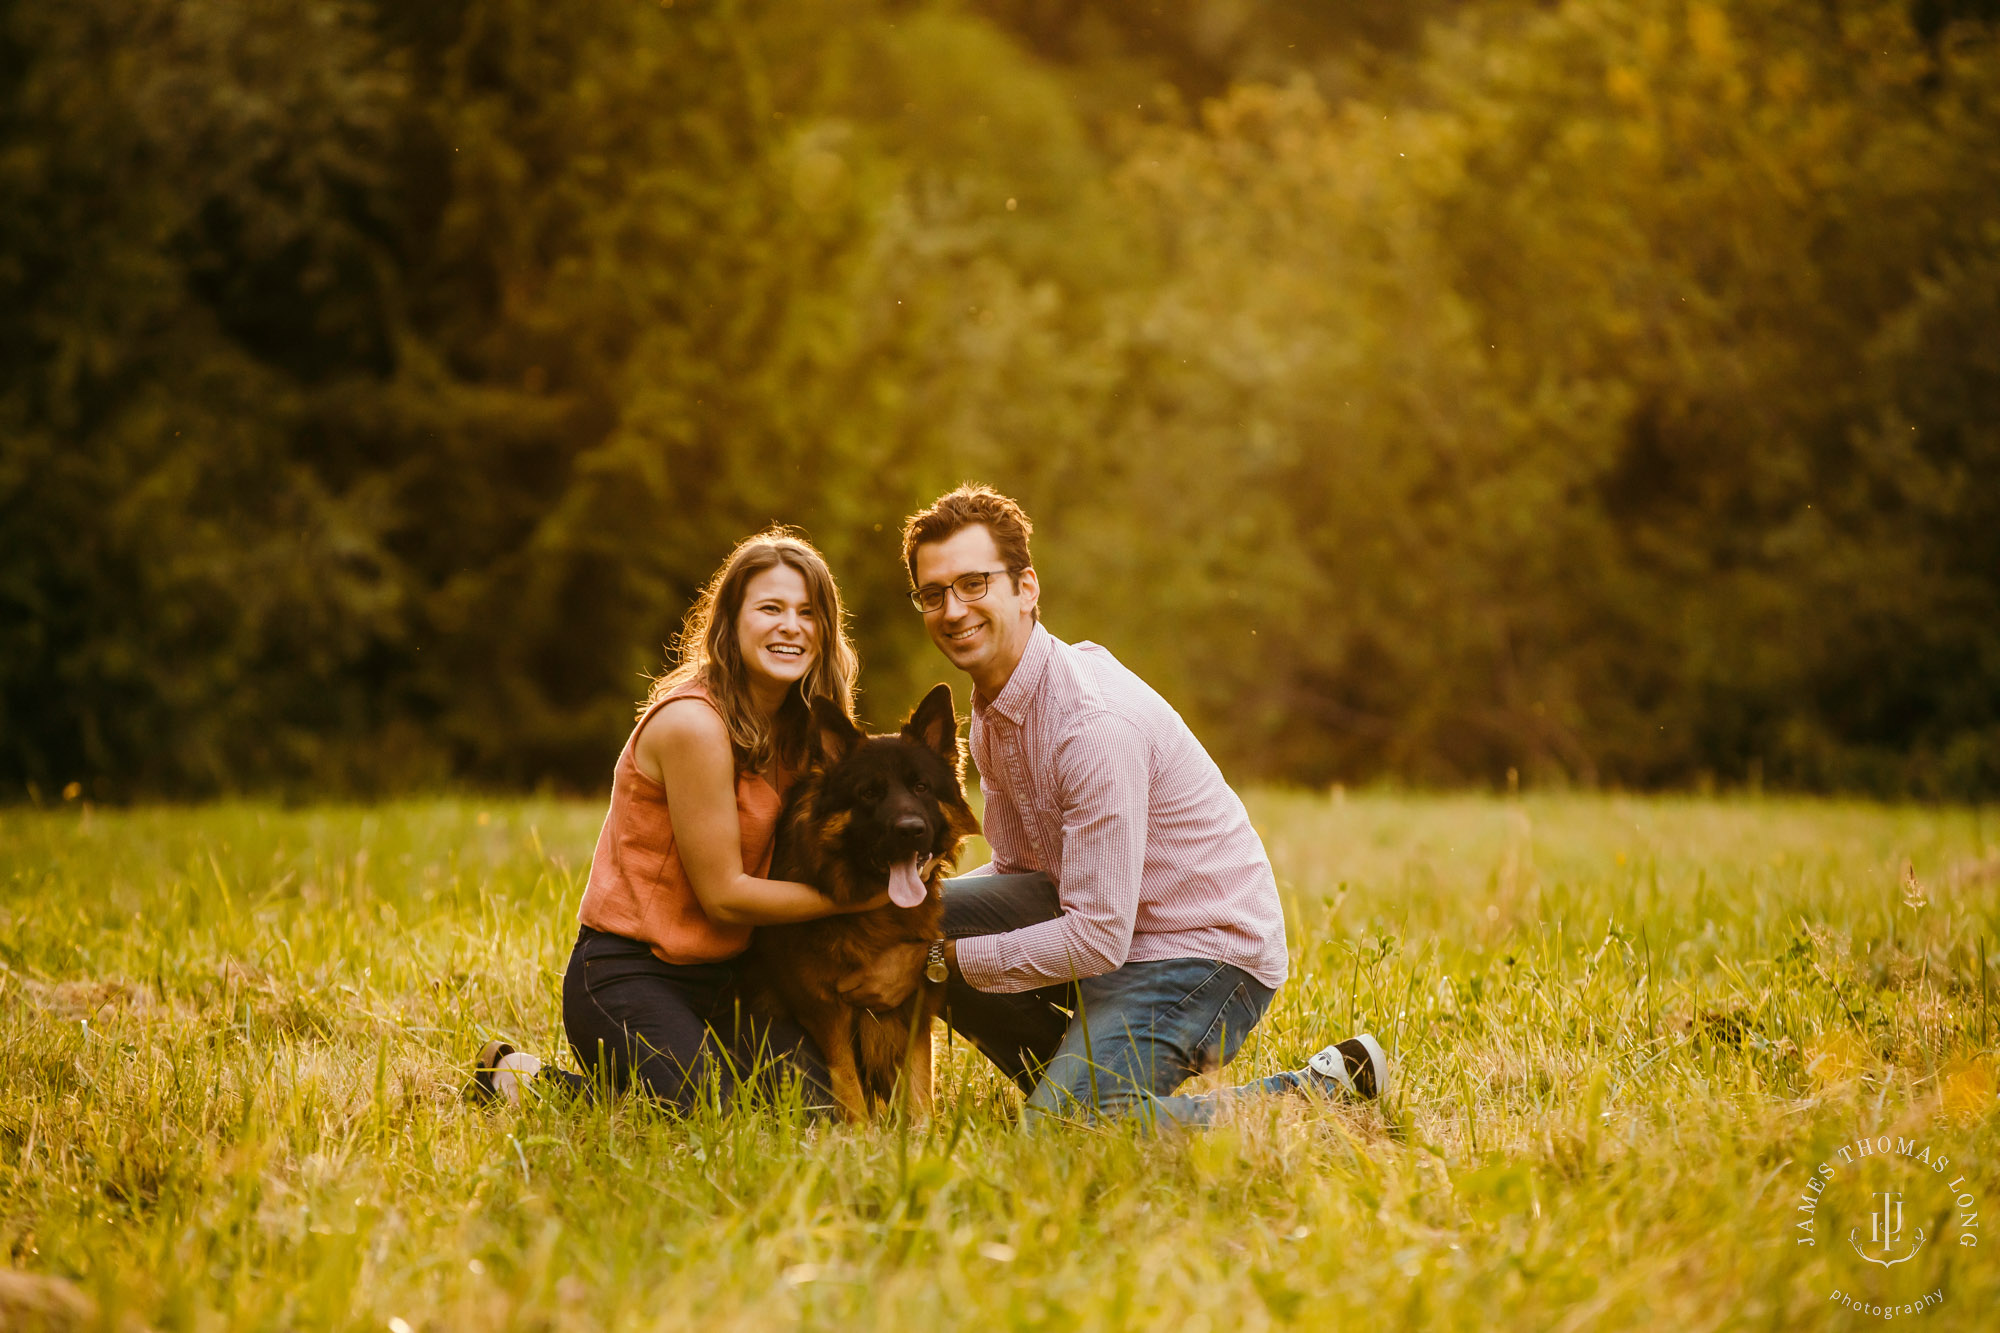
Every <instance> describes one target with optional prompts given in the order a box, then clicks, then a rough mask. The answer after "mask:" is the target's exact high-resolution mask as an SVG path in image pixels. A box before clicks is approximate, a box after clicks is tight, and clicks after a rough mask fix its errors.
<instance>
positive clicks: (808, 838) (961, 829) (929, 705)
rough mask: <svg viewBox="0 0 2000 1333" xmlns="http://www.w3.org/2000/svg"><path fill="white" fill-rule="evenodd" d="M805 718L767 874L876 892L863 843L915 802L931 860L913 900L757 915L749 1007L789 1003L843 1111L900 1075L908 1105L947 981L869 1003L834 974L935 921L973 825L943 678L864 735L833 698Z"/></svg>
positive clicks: (920, 1103) (848, 898)
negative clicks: (890, 727)
mask: <svg viewBox="0 0 2000 1333" xmlns="http://www.w3.org/2000/svg"><path fill="white" fill-rule="evenodd" d="M813 721H814V728H815V744H814V745H813V747H812V752H813V761H812V763H811V765H810V766H809V767H808V769H807V771H806V772H805V773H804V774H802V775H801V776H800V777H799V778H798V779H797V780H796V781H795V782H794V784H793V786H792V788H791V790H790V792H789V793H788V794H787V796H786V803H785V811H784V813H783V815H782V816H781V817H780V819H779V824H778V844H777V849H776V851H775V852H774V854H773V858H772V861H773V863H772V868H771V874H772V876H773V877H774V878H777V879H790V880H798V881H802V882H804V883H807V884H811V885H812V886H813V887H815V888H817V889H818V890H819V891H820V892H821V893H824V894H825V895H826V896H827V897H828V898H831V899H832V900H833V901H834V902H836V903H840V904H843V905H845V904H849V903H857V902H862V901H865V900H867V899H869V898H872V897H874V896H876V895H877V894H879V893H881V892H882V887H883V884H884V883H885V879H886V870H885V867H884V866H883V864H882V863H881V862H880V860H879V859H878V858H877V857H876V856H874V855H873V854H872V852H871V849H874V848H877V847H879V846H880V845H881V844H882V842H883V839H885V838H887V837H890V836H893V835H892V834H891V833H890V831H889V829H888V827H887V825H886V824H885V823H884V820H885V819H886V818H887V816H886V815H885V814H884V811H885V810H897V811H900V812H901V813H902V814H903V815H904V816H905V817H908V816H909V814H910V812H911V810H912V802H914V803H915V804H916V808H918V809H920V810H921V812H922V815H923V818H924V819H925V821H926V824H927V825H928V830H927V837H928V840H927V842H926V844H925V846H924V848H923V851H922V854H923V855H924V856H925V857H926V858H932V857H934V858H936V859H935V860H933V861H932V863H931V866H930V869H929V873H928V874H926V876H925V878H924V888H925V898H924V901H923V903H922V904H921V905H920V906H917V907H909V908H903V907H895V906H888V907H878V908H876V909H874V910H872V911H868V912H856V913H842V914H839V915H835V916H828V917H822V918H821V919H819V920H817V921H805V922H799V923H797V924H795V925H785V926H765V927H761V928H760V929H759V930H758V931H757V933H756V935H755V937H754V939H753V942H752V944H751V956H752V965H751V968H750V975H751V976H752V977H753V978H755V983H754V984H755V989H756V990H757V991H758V992H760V993H759V994H758V995H757V996H756V999H757V1001H758V1002H759V1004H760V1007H764V1008H766V1009H769V1010H774V1011H777V1012H783V1013H787V1014H789V1015H791V1017H792V1018H793V1019H794V1020H796V1021H797V1022H798V1024H799V1026H800V1027H802V1028H804V1029H805V1030H806V1032H807V1033H808V1034H809V1035H810V1036H811V1037H812V1038H813V1040H814V1041H815V1042H817V1043H818V1045H819V1048H820V1050H821V1052H822V1053H823V1054H824V1055H825V1057H826V1064H827V1074H828V1078H829V1081H830V1082H831V1084H832V1092H833V1096H834V1100H835V1102H836V1103H837V1104H838V1106H839V1109H840V1113H841V1115H843V1116H844V1117H845V1118H846V1119H848V1120H850V1121H860V1120H864V1119H866V1118H867V1116H868V1112H869V1109H870V1106H871V1105H872V1106H873V1107H875V1108H878V1109H879V1108H883V1107H886V1106H888V1105H889V1104H890V1103H891V1101H892V1100H893V1099H894V1097H895V1093H896V1086H897V1084H898V1082H899V1081H900V1080H902V1079H903V1078H904V1077H905V1076H906V1075H907V1077H908V1090H909V1098H910V1107H911V1110H912V1111H914V1112H915V1113H917V1114H920V1115H921V1114H927V1113H928V1112H929V1110H930V1106H931V1023H932V1020H933V1019H935V1018H936V1017H937V1015H938V1012H939V1009H940V1008H941V1006H942V1004H943V1000H944V993H943V992H944V988H943V987H942V986H939V985H936V984H934V983H932V982H929V981H925V980H922V979H919V980H918V981H917V986H916V990H915V991H914V992H913V993H912V994H911V995H910V997H909V998H908V999H907V1000H905V1001H904V1002H903V1003H902V1004H900V1005H898V1006H897V1007H896V1008H895V1009H893V1010H887V1011H882V1012H871V1011H869V1010H867V1009H862V1008H859V1007H858V1006H856V1005H853V1004H851V1003H849V1002H848V1001H846V1000H844V999H842V998H841V995H840V990H839V984H840V980H841V978H842V977H843V976H845V975H847V974H849V973H851V972H853V971H855V970H856V969H858V968H860V967H862V966H864V965H865V964H867V963H868V962H869V961H870V960H872V959H873V958H875V957H876V956H877V955H878V954H880V953H881V952H882V950H884V949H885V948H887V947H888V946H890V945H893V944H901V943H905V942H908V941H911V940H931V939H936V938H939V937H941V936H942V935H943V933H944V932H943V919H944V899H943V894H942V891H941V890H940V888H939V880H940V879H941V878H942V877H943V876H944V874H945V873H946V872H947V871H948V870H949V869H951V867H952V865H953V863H954V861H955V859H956V857H957V855H958V850H959V847H960V845H961V844H962V843H963V842H964V840H965V839H966V838H967V837H969V836H971V835H973V834H976V833H978V832H979V821H978V818H977V817H976V816H974V815H973V813H972V809H971V807H970V806H968V805H967V804H966V801H965V788H964V781H963V762H962V757H961V755H960V752H959V748H958V720H957V717H956V715H955V714H954V713H953V711H952V703H951V690H950V687H949V686H945V685H939V686H937V687H936V688H935V689H933V690H932V691H931V692H930V694H929V695H927V696H926V697H925V699H924V701H923V703H921V704H919V705H918V706H917V708H916V710H915V711H914V712H912V713H911V714H910V718H909V720H908V721H907V722H905V723H904V725H903V728H902V730H901V731H900V732H898V733H895V734H894V735H888V736H872V737H870V736H864V735H863V734H862V733H861V732H859V731H858V730H856V729H855V728H854V726H853V725H852V724H851V723H850V722H848V721H847V719H846V718H845V717H844V716H843V715H842V714H840V712H839V710H837V709H833V708H830V707H820V708H818V709H816V710H815V712H814V719H813ZM909 836H912V837H914V835H913V834H912V835H909ZM899 845H900V844H899ZM917 967H918V968H919V969H921V967H922V961H921V959H919V960H918V962H917Z"/></svg>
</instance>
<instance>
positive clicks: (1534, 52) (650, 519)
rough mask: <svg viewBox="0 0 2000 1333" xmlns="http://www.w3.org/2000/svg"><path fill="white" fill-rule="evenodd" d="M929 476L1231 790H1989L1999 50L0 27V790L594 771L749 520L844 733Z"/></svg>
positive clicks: (1, 6)
mask: <svg viewBox="0 0 2000 1333" xmlns="http://www.w3.org/2000/svg"><path fill="white" fill-rule="evenodd" d="M968 477H971V478H979V479H983V480H987V481H990V482H992V483H993V484H995V485H997V486H1000V487H1002V488H1004V489H1006V490H1008V491H1010V492H1012V493H1013V494H1015V495H1017V496H1018V497H1019V498H1020V499H1021V500H1022V501H1023V503H1024V504H1025V505H1026V506H1027V508H1028V509H1029V511H1030V512H1031V513H1032V514H1033V515H1034V517H1035V519H1036V521H1037V525H1038V527H1037V535H1036V554H1037V564H1038V566H1039V567H1040V569H1041V570H1042V573H1043V578H1044V586H1045V588H1046V605H1047V608H1048V616H1047V618H1048V622H1049V624H1050V625H1051V626H1052V628H1054V629H1055V630H1056V631H1057V632H1058V633H1060V634H1062V635H1064V636H1065V637H1068V638H1072V639H1081V638H1090V639H1094V640H1097V641H1099V642H1102V643H1105V644H1107V645H1108V646H1110V647H1111V648H1113V649H1114V650H1115V651H1116V652H1117V653H1118V654H1119V655H1120V657H1121V658H1123V659H1124V660H1125V661H1126V662H1127V663H1128V664H1130V665H1131V666H1133V667H1134V668H1135V669H1137V670H1138V671H1140V672H1141V673H1142V674H1143V675H1145V676H1146V677H1147V679H1149V680H1151V681H1152V682H1154V683H1155V684H1156V685H1157V686H1158V687H1159V688H1160V689H1161V690H1162V691H1163V692H1164V693H1165V694H1167V695H1168V697H1169V698H1170V699H1172V700H1173V701H1174V702H1175V703H1177V704H1178V705H1180V706H1181V707H1182V708H1183V709H1184V710H1185V711H1186V712H1187V713H1188V715H1189V717H1190V719H1191V721H1192V722H1193V723H1194V724H1195V726H1196V727H1197V729H1198V730H1199V731H1200V732H1201V734H1202V735H1203V736H1204V738H1205V739H1206V740H1207V741H1208V742H1209V744H1210V746H1211V748H1213V749H1214V750H1215V751H1216V752H1217V754H1218V756H1219V757H1220V758H1222V759H1223V761H1224V763H1225V765H1226V766H1227V767H1228V768H1229V769H1230V771H1231V772H1232V774H1235V775H1238V776H1241V777H1245V778H1264V779H1277V780H1285V781H1296V782H1304V783H1322V782H1327V781H1331V780H1336V779H1338V780H1348V781H1361V780H1369V779H1375V778H1384V777H1387V778H1393V779H1397V780H1402V781H1409V782H1415V783H1422V784H1429V783H1473V784H1480V783H1500V782H1503V781H1506V780H1507V775H1508V773H1509V771H1510V770H1513V771H1515V772H1516V773H1518V774H1519V775H1520V777H1521V778H1522V780H1524V781H1528V782H1536V783H1570V784H1580V785H1612V784H1615V785H1625V786H1635V787H1650V786H1702V785H1706V784H1711V783H1719V784H1722V785H1724V786H1734V785H1755V784H1759V783H1763V784H1772V785H1782V786H1787V787H1795V788H1801V789H1816V790H1824V789H1848V790H1859V791H1867V792H1872V793H1876V794H1883V795H1893V794H1903V795H1920V796H1944V797H1964V796H1976V795H1981V794H1985V795H1990V794H1992V793H1994V792H1996V791H2000V3H1993V2H1992V0H1983V2H1981V3H1969V2H1960V3H1952V2H1949V0H1917V2H1916V3H1910V2H1909V0H1897V2H1895V3H1873V2H1867V0H1816V2H1813V3H1801V0H1788V2H1781V0H1715V2H1714V3H1699V4H1683V3H1679V2H1678V0H1658V2H1655V3H1639V2H1636V0H1568V2H1566V3H1548V4H1523V3H1514V2H1513V0H1464V2H1463V3H1453V2H1451V0H1422V2H1417V0H1355V2H1354V3H1341V4H1336V3H1324V4H1306V3H1286V2H1285V0H1159V3H1157V4H1149V3H1144V2H1143V0H1140V2H1137V3H1130V4H1127V3H1117V2H1116V0H979V2H977V3H975V2H972V0H965V2H963V3H920V2H918V0H737V2H735V3H707V2H704V0H426V2H425V3H422V4H409V3H387V2H386V0H65V2H64V3H62V4H57V5H52V4H47V3H44V2H43V0H0V800H23V799H32V800H34V801H36V802H38V803H42V802H48V801H53V800H56V799H58V798H59V794H60V793H62V792H63V791H64V789H65V788H68V789H69V790H70V791H71V792H72V793H75V794H78V795H81V796H83V797H86V798H91V799H98V800H126V799H137V798H156V797H173V798H181V797H199V796H205V795H211V794H216V793H225V792H241V791H276V792H287V793H295V794H363V795H365V794H374V793H382V792H392V791H399V790H409V789H420V788H426V787H434V786H437V785H440V784H453V783H471V784H477V785H482V786H493V787H527V786H533V785H536V784H552V785H554V786H556V787H558V788H561V789H567V790H581V789H597V788H601V787H602V786H603V784H604V783H605V780H606V778H607V777H608V774H609V772H610V758H611V756H612V755H613V754H614V753H615V751H616V749H617V746H618V744H619V742H620V740H621V738H622V736H623V735H624V732H625V730H626V728H627V727H628V726H629V725H630V721H631V717H632V711H633V701H634V700H635V699H636V698H637V697H639V695H640V694H642V693H643V690H644V677H645V676H646V675H647V674H648V673H650V672H654V671H657V670H658V669H659V667H660V665H661V662H662V644H663V643H664V642H666V641H667V640H668V639H669V638H670V637H671V635H672V633H673V631H674V629H675V627H676V625H677V623H678V621H679V618H680V616H681V615H682V613H683V611H684V610H685V608H686V606H687V605H688V603H689V601H690V599H691V598H692V596H693V595H694V594H695V592H696V591H697V590H698V588H699V586H700V583H701V581H702V580H703V579H704V578H705V577H706V576H707V575H708V574H709V573H710V571H712V570H713V568H714V567H715V565H716V564H717V562H718V561H719V559H720V558H721V556H722V555H723V554H724V553H725V552H726V551H727V549H728V547H729V546H730V545H731V543H732V542H734V541H735V540H736V539H737V538H739V537H741V536H743V535H744V534H746V533H748V532H750V531H752V530H754V529H755V528H757V527H759V526H761V525H763V524H765V523H767V522H770V521H773V520H779V521H785V522H790V523H795V524H799V525H801V526H803V527H804V528H806V529H807V530H808V531H809V532H810V534H811V536H812V537H813V539H814V540H815V541H816V542H818V543H819V544H820V545H821V547H822V548H823V549H824V550H825V551H826V552H827V553H828V555H829V557H830V558H831V560H832V562H833V564H834V566H835V569H836V572H837V573H838V574H839V576H840V578H841V580H842V584H843V587H844V590H845V593H846V596H847V598H848V601H849V604H850V607H851V610H852V612H853V618H854V624H855V628H856V631H857V634H858V640H859V644H860V647H861V649H862V653H863V657H864V677H863V681H864V686H865V688H866V695H865V698H864V701H863V706H864V711H865V712H866V713H867V714H868V715H869V716H870V717H871V718H872V719H874V720H875V721H877V722H878V723H880V722H886V721H888V720H890V719H891V718H892V717H894V716H895V715H897V714H898V713H900V712H901V711H902V710H903V709H904V708H906V707H907V706H908V705H909V703H910V702H911V701H913V700H914V699H915V698H916V697H917V693H918V691H919V689H920V688H921V687H922V686H923V685H924V684H926V683H928V682H930V681H932V680H936V679H940V678H943V677H944V676H945V675H946V674H947V672H946V669H945V666H944V664H943V662H942V661H941V660H940V659H938V658H937V657H936V656H935V654H934V653H933V652H932V651H931V649H930V648H929V647H928V645H927V643H926V642H925V640H924V636H923V633H922V629H921V625H920V623H919V621H918V618H917V617H916V616H915V615H914V613H912V612H911V611H910V610H909V608H908V606H907V604H906V603H905V602H904V600H903V592H904V589H905V586H906V583H905V578H904V574H903V571H902V569H901V567H900V565H899V563H898V560H897V553H896V529H897V525H898V524H899V523H900V521H901V519H902V517H903V516H904V514H905V513H907V512H908V511H909V510H910V509H912V508H913V507H915V506H917V505H919V504H921V503H923V502H924V501H926V500H928V499H929V498H930V497H931V496H932V495H934V494H935V493H937V492H938V491H939V490H941V489H943V488H944V487H946V486H949V485H951V484H953V483H955V482H957V481H959V480H961V479H964V478H968ZM961 706H963V691H962V690H961ZM72 784H74V785H72Z"/></svg>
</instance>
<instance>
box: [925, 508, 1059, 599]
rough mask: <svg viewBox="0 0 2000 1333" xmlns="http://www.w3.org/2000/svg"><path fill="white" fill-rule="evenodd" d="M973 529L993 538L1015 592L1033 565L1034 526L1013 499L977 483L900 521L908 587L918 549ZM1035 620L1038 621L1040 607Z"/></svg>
mask: <svg viewBox="0 0 2000 1333" xmlns="http://www.w3.org/2000/svg"><path fill="white" fill-rule="evenodd" d="M975 525H976V526H979V527H983V528H985V529H986V530H987V531H988V532H990V533H992V534H993V545H994V546H995V547H997V548H998V549H999V552H1000V558H1001V559H1002V560H1003V561H1005V562H1006V564H1007V569H1008V571H1009V572H1010V573H1011V574H1013V576H1014V587H1015V588H1016V589H1018V588H1019V587H1020V586H1021V571H1022V570H1024V569H1027V568H1029V567H1030V566H1031V565H1033V564H1034V563H1035V562H1034V558H1033V557H1032V556H1030V555H1029V554H1028V537H1029V535H1030V534H1031V533H1033V532H1034V530H1035V525H1034V524H1033V523H1031V522H1029V521H1028V516H1027V515H1026V514H1024V513H1022V512H1021V506H1020V505H1018V504H1016V503H1014V501H1013V500H1012V499H1010V498H1009V497H1007V496H1005V495H1002V494H1000V492H998V491H996V490H994V489H993V488H992V487H991V486H984V485H981V484H980V483H978V482H976V481H968V482H966V483H965V484H964V485H962V486H960V487H959V488H958V489H957V490H952V491H946V492H945V493H944V494H943V495H940V496H939V497H938V498H937V499H935V500H933V501H931V503H930V505H929V506H928V507H927V508H923V509H919V510H918V511H917V512H916V513H914V514H912V515H910V516H909V518H907V519H905V520H904V521H903V564H904V566H905V568H907V569H908V570H909V571H910V586H911V587H913V588H914V587H916V586H917V548H918V547H919V546H928V545H930V544H931V543H932V542H941V541H944V540H945V539H947V538H949V537H951V536H953V535H954V534H955V533H957V532H958V531H959V530H960V529H963V528H970V527H973V526H975ZM1035 618H1036V619H1037V620H1039V619H1041V609H1040V608H1039V607H1037V608H1036V611H1035Z"/></svg>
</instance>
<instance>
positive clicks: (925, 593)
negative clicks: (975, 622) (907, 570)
mask: <svg viewBox="0 0 2000 1333" xmlns="http://www.w3.org/2000/svg"><path fill="white" fill-rule="evenodd" d="M1023 568H1025V566H1023ZM1020 572H1021V571H1020V570H1018V569H978V570H974V571H973V572H972V573H970V574H960V575H959V576H958V577H957V578H955V579H953V580H952V581H951V582H950V583H947V584H944V585H942V586H940V585H938V584H935V583H926V584H925V585H924V586H923V587H921V588H912V589H910V605H912V606H914V607H916V608H917V610H919V611H922V612H923V613H924V614H925V615H929V614H930V613H931V612H933V611H935V610H937V609H938V608H939V607H941V606H943V605H944V590H945V589H946V588H950V589H951V590H952V591H953V592H955V593H957V594H958V600H959V601H961V602H976V601H978V600H979V599H980V598H982V597H984V596H985V595H986V592H987V589H989V588H991V587H992V586H993V580H995V579H997V578H999V577H1000V576H1001V575H1002V574H1009V575H1011V574H1018V573H1020Z"/></svg>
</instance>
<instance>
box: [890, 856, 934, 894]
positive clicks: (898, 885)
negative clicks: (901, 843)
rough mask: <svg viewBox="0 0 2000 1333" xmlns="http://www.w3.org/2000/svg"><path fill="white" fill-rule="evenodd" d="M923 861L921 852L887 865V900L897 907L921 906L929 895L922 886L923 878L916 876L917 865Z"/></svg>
mask: <svg viewBox="0 0 2000 1333" xmlns="http://www.w3.org/2000/svg"><path fill="white" fill-rule="evenodd" d="M923 863H924V857H923V853H921V852H919V853H918V854H917V855H915V856H913V857H911V858H910V859H909V860H907V861H898V862H897V863H896V864H895V865H892V866H890V867H889V901H890V902H892V903H894V904H896V906H898V907H921V906H923V902H924V899H925V898H927V897H929V896H930V893H929V891H928V890H927V889H925V888H924V882H923V880H921V879H919V878H918V877H917V867H918V866H920V865H922V864H923Z"/></svg>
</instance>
